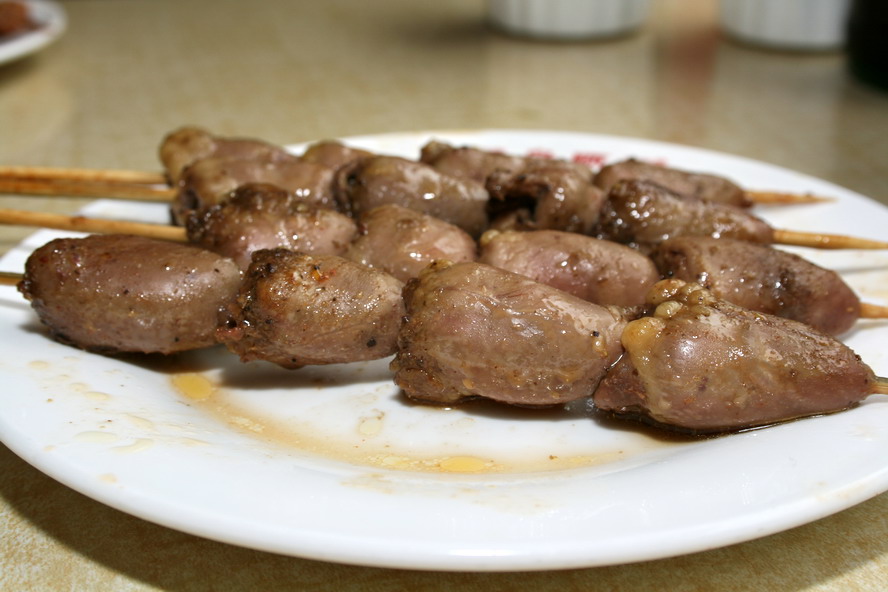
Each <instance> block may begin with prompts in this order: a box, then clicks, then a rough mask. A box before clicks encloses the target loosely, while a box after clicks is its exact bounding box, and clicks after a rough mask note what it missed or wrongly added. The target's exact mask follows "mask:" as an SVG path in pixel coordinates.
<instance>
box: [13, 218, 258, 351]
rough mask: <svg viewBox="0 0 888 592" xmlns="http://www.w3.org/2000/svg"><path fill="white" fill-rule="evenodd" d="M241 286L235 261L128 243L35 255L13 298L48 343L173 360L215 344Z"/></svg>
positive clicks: (91, 240)
mask: <svg viewBox="0 0 888 592" xmlns="http://www.w3.org/2000/svg"><path fill="white" fill-rule="evenodd" d="M240 282H241V272H240V270H239V269H238V267H237V265H236V264H235V263H234V261H232V260H230V259H228V258H225V257H221V256H219V255H217V254H215V253H211V252H209V251H205V250H203V249H199V248H197V247H193V246H190V245H183V244H179V243H173V242H168V241H161V240H154V239H148V238H142V237H137V236H131V235H114V234H105V235H92V236H88V237H85V238H76V239H74V238H68V239H56V240H53V241H50V242H49V243H47V244H45V245H44V246H42V247H40V248H39V249H37V250H36V251H34V252H33V253H32V254H31V256H30V257H29V258H28V260H27V262H26V264H25V273H24V276H23V279H22V280H21V282H20V283H19V284H18V289H19V291H20V292H21V293H22V294H23V295H24V297H25V298H26V299H27V300H29V301H30V302H31V306H32V307H33V308H34V311H35V312H36V313H37V316H38V317H39V318H40V320H41V322H42V323H43V324H44V325H46V326H47V327H48V328H49V331H50V334H51V335H52V337H53V338H55V339H56V340H58V341H61V342H63V343H66V344H69V345H73V346H75V347H79V348H81V349H85V350H88V351H94V352H98V353H103V354H118V353H128V352H133V353H161V354H171V353H176V352H180V351H187V350H190V349H197V348H201V347H207V346H210V345H213V344H215V343H216V340H215V329H216V323H217V317H218V315H219V313H220V311H221V310H222V307H223V305H224V304H225V303H226V302H227V301H228V300H229V299H231V298H232V297H233V295H234V294H235V292H236V291H237V289H238V286H239V285H240Z"/></svg>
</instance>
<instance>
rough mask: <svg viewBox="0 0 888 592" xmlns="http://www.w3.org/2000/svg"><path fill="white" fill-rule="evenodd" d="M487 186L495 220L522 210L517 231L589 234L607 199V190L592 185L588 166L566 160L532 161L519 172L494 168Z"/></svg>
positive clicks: (492, 216) (488, 178) (500, 225)
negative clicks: (605, 191)
mask: <svg viewBox="0 0 888 592" xmlns="http://www.w3.org/2000/svg"><path fill="white" fill-rule="evenodd" d="M486 187H487V191H488V192H490V198H491V201H490V211H491V218H492V219H496V218H499V217H501V216H510V214H513V213H515V212H520V213H521V214H520V215H519V219H520V220H521V222H520V224H521V225H523V226H524V228H521V227H520V226H519V227H518V228H516V230H540V229H549V230H564V231H567V232H578V233H580V234H589V233H590V232H592V230H593V229H594V228H595V224H596V222H598V217H599V214H600V212H601V206H602V203H603V202H604V192H602V191H601V190H600V189H598V188H597V187H595V185H593V184H592V172H591V171H590V170H589V168H588V167H585V166H583V165H578V164H575V163H571V162H566V161H563V160H532V161H528V162H527V164H526V165H525V166H524V167H523V168H522V169H521V170H520V171H517V172H509V171H495V172H493V173H491V174H490V175H489V176H488V177H487V183H486ZM497 226H499V227H502V226H503V225H502V224H497Z"/></svg>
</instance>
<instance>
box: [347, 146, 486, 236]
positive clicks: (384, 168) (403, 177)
mask: <svg viewBox="0 0 888 592" xmlns="http://www.w3.org/2000/svg"><path fill="white" fill-rule="evenodd" d="M335 188H336V195H337V198H338V199H339V203H340V207H341V208H342V209H343V210H346V211H350V212H351V213H352V214H353V215H354V216H358V217H359V216H361V215H363V214H364V212H368V211H370V210H372V209H373V208H376V207H379V206H382V205H386V204H397V205H400V206H403V207H406V208H410V209H413V210H416V211H418V212H422V213H424V214H428V215H430V216H434V217H436V218H440V219H441V220H444V221H445V222H449V223H451V224H453V225H455V226H459V227H460V228H462V229H463V230H465V231H466V232H468V233H469V234H470V235H472V236H473V237H476V236H479V235H480V234H481V233H482V232H483V231H484V229H485V228H486V227H487V200H488V195H487V191H485V190H484V187H483V186H482V185H481V184H480V183H476V182H475V181H471V180H468V179H459V178H457V177H452V176H450V175H445V174H444V173H441V172H438V171H436V170H435V169H433V168H432V167H430V166H429V165H427V164H423V163H420V162H416V161H412V160H408V159H406V158H399V157H395V156H375V157H370V158H363V159H361V160H358V161H356V162H353V163H352V164H349V165H346V166H345V167H343V168H341V169H340V170H339V172H338V173H337V178H336V183H335Z"/></svg>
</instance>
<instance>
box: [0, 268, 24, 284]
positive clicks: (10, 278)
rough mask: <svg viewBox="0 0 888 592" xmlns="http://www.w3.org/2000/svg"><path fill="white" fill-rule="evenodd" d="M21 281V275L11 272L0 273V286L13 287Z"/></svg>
mask: <svg viewBox="0 0 888 592" xmlns="http://www.w3.org/2000/svg"><path fill="white" fill-rule="evenodd" d="M20 281H22V274H20V273H15V272H13V271H0V286H15V285H16V284H18V283H19V282H20Z"/></svg>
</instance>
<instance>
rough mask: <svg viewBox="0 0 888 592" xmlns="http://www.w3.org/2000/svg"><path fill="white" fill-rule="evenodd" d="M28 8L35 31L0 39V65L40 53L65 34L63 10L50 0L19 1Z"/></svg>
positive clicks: (65, 25)
mask: <svg viewBox="0 0 888 592" xmlns="http://www.w3.org/2000/svg"><path fill="white" fill-rule="evenodd" d="M21 1H22V2H23V3H24V4H26V5H27V6H28V10H29V11H30V15H31V19H32V20H33V21H34V22H36V23H37V24H38V27H37V28H36V29H33V30H30V31H25V32H24V33H18V34H15V35H9V36H3V37H0V65H2V64H5V63H7V62H12V61H14V60H17V59H20V58H23V57H25V56H28V55H30V54H32V53H35V52H37V51H40V50H41V49H43V48H44V47H46V46H47V45H49V44H50V43H52V42H53V41H55V40H56V39H58V38H59V37H60V36H61V35H62V33H64V32H65V28H66V27H67V25H68V19H67V15H66V14H65V10H64V9H63V8H62V7H61V5H59V4H58V3H57V2H52V1H51V0H21Z"/></svg>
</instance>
